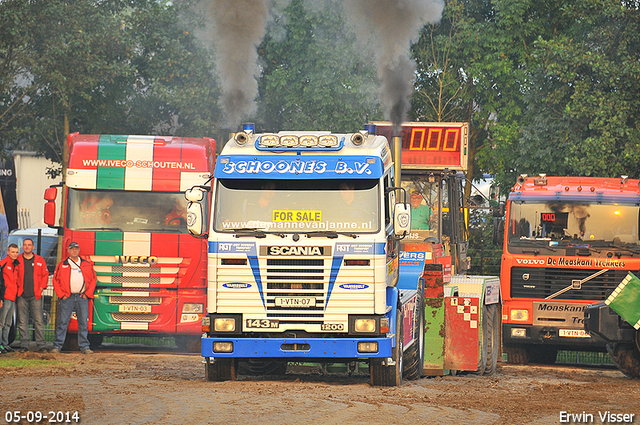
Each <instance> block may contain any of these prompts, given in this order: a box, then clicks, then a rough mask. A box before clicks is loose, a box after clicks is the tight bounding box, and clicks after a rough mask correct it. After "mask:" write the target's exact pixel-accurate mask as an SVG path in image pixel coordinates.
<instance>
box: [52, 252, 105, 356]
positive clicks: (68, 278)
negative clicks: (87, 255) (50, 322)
mask: <svg viewBox="0 0 640 425" xmlns="http://www.w3.org/2000/svg"><path fill="white" fill-rule="evenodd" d="M53 288H54V289H55V291H56V294H57V295H58V298H59V299H60V302H59V303H58V324H57V326H56V339H55V341H54V342H53V349H52V350H51V352H52V353H59V352H60V349H61V348H62V344H63V343H64V339H65V338H66V336H67V327H68V326H69V320H70V319H71V315H72V313H73V312H74V311H75V312H76V316H77V317H78V345H79V346H80V351H81V352H82V353H83V354H92V353H93V351H92V350H91V349H90V348H89V339H88V335H89V331H88V322H89V299H90V298H91V299H93V291H94V290H95V288H96V272H95V270H94V269H93V264H92V263H91V261H89V260H85V259H83V258H80V245H78V243H77V242H71V243H70V244H69V256H68V257H67V259H66V260H64V261H62V262H60V264H58V267H56V271H55V273H54V274H53Z"/></svg>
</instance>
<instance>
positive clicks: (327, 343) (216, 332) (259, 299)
mask: <svg viewBox="0 0 640 425" xmlns="http://www.w3.org/2000/svg"><path fill="white" fill-rule="evenodd" d="M454 133H455V132H453V133H451V134H449V133H447V134H448V135H447V136H446V141H447V143H449V144H447V146H448V147H451V146H452V145H451V143H453V140H454V138H453V136H452V135H454ZM458 133H459V131H458ZM456 143H457V142H456ZM397 155H398V156H400V153H399V152H397ZM458 155H459V153H458ZM448 156H450V155H448V154H447V155H445V157H448ZM439 162H440V160H439ZM397 166H398V164H395V165H394V159H393V158H392V151H391V149H390V147H389V144H388V139H387V138H386V137H384V136H382V135H379V134H377V132H376V127H375V126H373V125H368V126H367V127H366V128H365V130H364V131H358V132H355V133H347V134H334V133H329V132H311V131H310V132H306V131H296V132H285V131H283V132H279V133H264V134H260V133H255V132H254V128H253V126H246V128H245V129H243V131H241V132H239V133H236V134H235V135H233V137H232V138H231V140H229V141H228V142H227V144H226V145H225V147H224V149H223V151H222V153H221V154H220V155H219V157H218V161H217V165H216V171H215V179H214V180H212V183H211V185H208V184H205V185H200V186H194V187H193V188H192V189H190V190H188V191H187V192H186V197H187V199H188V200H189V201H190V203H189V206H188V212H189V219H188V223H189V226H188V228H189V231H190V232H191V233H192V234H193V235H195V236H197V237H202V238H207V239H208V242H209V244H208V246H209V257H208V272H209V273H208V292H207V297H208V303H207V315H206V316H205V317H204V318H203V321H202V325H203V332H204V335H203V338H202V356H203V357H204V359H205V374H206V377H207V379H208V380H211V381H221V380H233V379H236V377H237V376H238V374H282V373H284V371H285V370H286V367H287V363H288V362H303V363H304V362H320V363H345V364H347V365H349V366H350V367H356V365H357V364H360V363H362V362H366V363H368V365H369V371H370V374H371V383H372V384H373V385H384V386H394V385H400V384H401V383H402V380H403V379H416V378H419V377H421V376H423V375H424V374H425V367H424V364H425V362H424V354H425V346H426V344H425V338H424V336H425V319H424V313H425V304H424V294H425V288H424V280H425V278H424V273H425V262H426V260H427V253H426V252H424V250H417V251H414V252H412V251H411V250H404V251H403V250H401V249H400V246H401V241H402V239H403V238H404V237H405V236H406V235H408V234H409V233H410V230H411V215H410V207H409V203H408V200H409V195H408V193H407V190H406V189H405V187H404V186H405V184H402V185H401V183H400V181H399V179H398V178H397V176H396V174H397V169H396V167H397ZM443 168H444V167H443ZM398 174H399V173H398ZM396 182H398V183H397V184H396ZM209 192H211V193H212V194H213V196H212V198H211V199H212V202H213V203H212V204H209V202H210V201H209V199H208V194H209ZM457 199H458V200H460V199H461V198H457ZM456 205H458V207H455V208H452V209H453V210H454V212H455V216H456V217H458V214H460V212H461V210H460V208H459V207H460V206H461V204H456ZM207 211H210V215H209V214H207ZM450 215H454V214H450ZM443 222H444V223H448V221H447V219H444V221H443ZM429 252H432V250H431V249H430V250H429ZM456 252H457V251H456ZM457 255H458V254H456V256H457ZM430 258H431V257H429V259H430ZM456 258H457V257H456ZM440 270H442V268H440ZM441 276H442V273H441ZM440 282H441V283H442V279H440ZM470 282H471V281H470ZM242 283H245V284H246V286H238V285H239V284H242ZM470 285H471V286H473V285H476V287H481V288H484V286H483V285H482V284H479V285H478V283H477V282H473V283H470ZM471 286H470V287H471ZM441 292H442V288H441ZM451 292H452V293H453V289H452V291H451ZM468 292H469V293H471V292H472V291H468ZM480 292H482V290H481V291H480ZM454 298H455V302H456V303H457V301H458V297H453V298H452V300H453V299H454ZM472 298H476V297H475V295H474V296H468V297H467V298H466V301H465V300H463V299H462V298H460V307H458V306H457V304H455V303H453V302H450V304H451V305H452V307H450V308H449V310H450V311H452V312H457V311H460V313H454V315H457V318H456V320H460V321H461V323H462V322H463V320H464V319H463V318H464V317H466V316H465V314H467V313H468V314H469V316H470V317H471V316H472V315H473V319H472V320H469V321H467V322H466V325H465V326H463V327H466V329H467V330H469V335H470V336H471V338H472V340H471V341H472V342H471V343H469V340H468V339H467V340H465V341H466V342H465V343H466V344H468V345H471V348H472V349H475V351H474V353H473V354H472V355H471V363H472V367H468V368H465V367H459V368H457V369H458V370H474V371H476V370H477V369H478V364H479V363H480V361H481V359H480V356H479V354H478V353H479V339H478V329H479V328H480V326H479V323H478V319H479V318H480V314H479V312H478V306H479V304H478V302H477V299H478V298H476V301H475V302H474V301H471V299H472ZM452 300H450V301H452ZM439 301H440V303H439V305H440V306H441V307H440V308H441V310H442V311H444V305H445V302H443V301H444V300H443V299H442V294H441V296H440V300H439ZM467 301H468V302H467ZM494 302H495V301H494ZM454 304H455V305H454ZM472 309H473V313H471V311H472ZM443 315H444V313H443ZM471 322H473V323H474V324H475V328H472V325H471ZM435 332H439V331H435ZM452 332H453V331H452ZM473 335H475V337H473ZM453 339H455V337H454V338H452V340H453ZM429 348H430V349H433V350H436V351H438V350H439V351H440V353H442V352H443V350H444V345H443V343H442V341H441V344H440V346H439V347H435V346H434V347H429ZM440 366H441V367H440V370H439V371H437V372H436V373H435V374H443V373H445V367H444V364H441V365H440ZM482 368H483V370H484V362H483V363H482ZM426 370H428V371H430V372H431V371H432V368H429V369H426Z"/></svg>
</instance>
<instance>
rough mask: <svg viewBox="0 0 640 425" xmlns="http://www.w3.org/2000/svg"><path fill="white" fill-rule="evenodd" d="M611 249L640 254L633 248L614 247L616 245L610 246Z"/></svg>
mask: <svg viewBox="0 0 640 425" xmlns="http://www.w3.org/2000/svg"><path fill="white" fill-rule="evenodd" d="M609 247H610V248H615V249H619V250H621V251H628V252H632V253H634V254H640V251H638V250H637V249H632V248H626V247H623V246H618V245H614V244H610V245H609Z"/></svg>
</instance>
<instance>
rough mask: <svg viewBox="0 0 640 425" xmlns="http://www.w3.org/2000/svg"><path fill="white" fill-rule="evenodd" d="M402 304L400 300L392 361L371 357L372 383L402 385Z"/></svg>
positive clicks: (386, 385) (389, 385) (381, 385)
mask: <svg viewBox="0 0 640 425" xmlns="http://www.w3.org/2000/svg"><path fill="white" fill-rule="evenodd" d="M401 311H402V306H401V305H400V301H399V300H398V309H397V314H396V316H397V317H396V346H395V347H394V348H393V350H391V363H393V364H390V365H387V364H385V362H386V359H371V362H370V363H369V370H370V373H371V385H374V386H379V387H396V386H400V385H402V359H403V353H402V351H403V349H404V347H403V344H402V314H401V313H400V312H401Z"/></svg>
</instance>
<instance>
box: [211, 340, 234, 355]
mask: <svg viewBox="0 0 640 425" xmlns="http://www.w3.org/2000/svg"><path fill="white" fill-rule="evenodd" d="M232 351H233V342H231V341H216V342H214V343H213V352H214V353H231V352H232Z"/></svg>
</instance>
